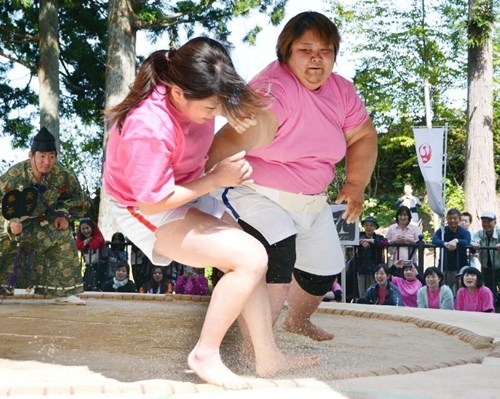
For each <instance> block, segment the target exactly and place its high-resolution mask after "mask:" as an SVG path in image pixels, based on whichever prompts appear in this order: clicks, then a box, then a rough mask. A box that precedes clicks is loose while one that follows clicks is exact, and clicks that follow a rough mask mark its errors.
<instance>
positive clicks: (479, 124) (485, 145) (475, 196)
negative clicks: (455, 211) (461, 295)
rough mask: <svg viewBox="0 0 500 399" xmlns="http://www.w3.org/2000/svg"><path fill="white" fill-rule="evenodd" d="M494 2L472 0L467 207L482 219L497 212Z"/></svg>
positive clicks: (474, 223) (469, 20) (469, 52)
mask: <svg viewBox="0 0 500 399" xmlns="http://www.w3.org/2000/svg"><path fill="white" fill-rule="evenodd" d="M494 21H495V15H494V12H493V0H469V19H468V21H467V28H468V29H467V33H468V55H469V57H468V66H469V68H468V83H469V84H468V86H467V87H468V90H467V95H468V107H467V120H468V126H467V163H466V170H465V172H466V173H465V204H466V207H467V210H468V211H469V212H470V213H471V214H472V215H473V216H475V218H474V220H473V225H472V227H473V228H474V229H478V228H479V227H480V225H479V217H480V215H481V213H482V212H483V211H485V210H491V209H495V205H496V198H495V169H494V166H493V159H494V158H493V23H494Z"/></svg>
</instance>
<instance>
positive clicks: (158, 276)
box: [139, 266, 167, 294]
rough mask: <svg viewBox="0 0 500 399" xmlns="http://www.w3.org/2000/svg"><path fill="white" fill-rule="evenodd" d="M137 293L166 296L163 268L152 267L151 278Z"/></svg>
mask: <svg viewBox="0 0 500 399" xmlns="http://www.w3.org/2000/svg"><path fill="white" fill-rule="evenodd" d="M139 291H140V292H143V293H146V294H166V293H167V276H166V274H165V267H164V266H153V268H152V269H151V277H150V278H149V280H148V281H147V282H146V284H145V285H144V286H143V287H142V288H140V289H139Z"/></svg>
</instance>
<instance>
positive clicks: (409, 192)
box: [394, 184, 422, 225]
mask: <svg viewBox="0 0 500 399" xmlns="http://www.w3.org/2000/svg"><path fill="white" fill-rule="evenodd" d="M403 193H404V194H403V195H402V196H401V197H399V198H398V200H397V201H396V203H395V204H394V205H395V208H396V209H398V208H399V207H400V206H406V207H407V208H408V209H409V210H410V212H411V220H410V222H411V223H412V224H415V225H418V222H419V220H420V216H419V215H418V210H419V208H421V207H422V203H421V202H420V199H419V198H418V197H415V196H414V195H413V187H412V186H411V184H405V186H404V188H403Z"/></svg>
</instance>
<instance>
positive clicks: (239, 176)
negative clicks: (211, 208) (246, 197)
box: [138, 151, 252, 215]
mask: <svg viewBox="0 0 500 399" xmlns="http://www.w3.org/2000/svg"><path fill="white" fill-rule="evenodd" d="M251 174H252V168H251V167H250V164H249V163H248V162H247V161H246V160H245V152H244V151H241V152H239V153H237V154H234V155H232V156H230V157H228V158H226V159H224V160H223V161H221V162H219V163H218V164H217V165H216V166H215V167H213V168H212V169H211V170H210V171H209V172H208V173H207V174H206V175H204V176H202V177H200V178H199V179H197V180H194V181H192V182H189V183H186V184H182V185H176V186H175V188H174V191H173V192H172V193H171V194H170V195H168V196H167V197H166V198H164V199H163V200H161V201H159V202H157V203H154V204H148V203H144V202H138V207H139V209H140V210H141V212H142V213H144V214H146V215H147V214H152V213H158V212H163V211H167V210H170V209H174V208H177V207H179V206H181V205H184V204H186V203H188V202H190V201H192V200H194V199H196V198H199V197H201V196H202V195H205V194H207V193H209V192H211V191H214V190H216V189H218V188H220V187H229V186H237V185H240V184H245V183H251V182H252V180H251V178H250V177H251Z"/></svg>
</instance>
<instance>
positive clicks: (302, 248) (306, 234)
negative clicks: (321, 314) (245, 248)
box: [216, 186, 345, 276]
mask: <svg viewBox="0 0 500 399" xmlns="http://www.w3.org/2000/svg"><path fill="white" fill-rule="evenodd" d="M268 190H269V189H268ZM274 191H277V190H274ZM216 195H217V196H218V198H221V199H222V201H223V202H224V204H225V205H226V206H227V207H228V208H229V209H230V210H231V212H232V213H233V216H234V217H235V218H236V219H238V218H241V219H242V220H243V221H245V222H246V223H248V224H249V225H251V226H252V227H253V228H255V229H256V230H258V231H259V232H260V233H261V234H262V235H263V236H264V237H265V239H266V240H267V242H268V243H269V244H271V245H272V244H275V243H277V242H279V241H281V240H284V239H285V238H287V237H290V236H291V235H294V234H296V235H297V237H296V251H297V254H296V255H297V260H296V263H295V268H297V269H299V270H302V271H305V272H307V273H311V274H315V275H319V276H330V275H334V274H338V273H340V272H341V271H342V269H343V268H344V266H345V261H344V252H343V249H342V246H341V245H340V240H339V236H338V233H337V228H336V226H335V222H334V220H333V215H332V212H331V209H330V206H328V204H327V203H326V201H325V202H324V206H322V207H316V208H321V209H316V211H311V210H305V211H303V212H296V211H293V210H287V209H284V208H283V206H281V205H280V204H278V203H277V202H275V201H273V200H271V199H269V198H268V197H266V196H264V195H262V194H260V193H258V192H257V191H255V190H254V189H252V188H250V187H246V186H238V187H234V188H231V189H228V190H224V191H219V192H217V194H216ZM304 197H315V196H304Z"/></svg>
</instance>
